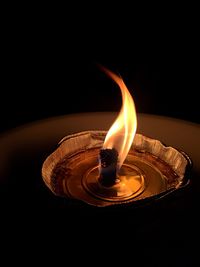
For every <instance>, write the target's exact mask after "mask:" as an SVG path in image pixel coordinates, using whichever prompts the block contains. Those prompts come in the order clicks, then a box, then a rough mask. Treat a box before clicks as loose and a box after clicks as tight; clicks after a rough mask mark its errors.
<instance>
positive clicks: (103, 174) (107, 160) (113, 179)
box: [99, 148, 119, 187]
mask: <svg viewBox="0 0 200 267" xmlns="http://www.w3.org/2000/svg"><path fill="white" fill-rule="evenodd" d="M99 161H100V176H99V182H100V183H101V185H103V186H106V187H110V186H113V185H115V184H116V183H119V179H118V178H117V162H118V152H117V150H116V149H114V148H112V149H101V150H100V154H99Z"/></svg>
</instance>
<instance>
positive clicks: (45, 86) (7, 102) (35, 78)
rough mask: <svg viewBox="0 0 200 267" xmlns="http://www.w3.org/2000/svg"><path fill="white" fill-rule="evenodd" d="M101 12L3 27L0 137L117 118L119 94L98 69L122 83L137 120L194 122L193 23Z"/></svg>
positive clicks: (29, 17)
mask: <svg viewBox="0 0 200 267" xmlns="http://www.w3.org/2000/svg"><path fill="white" fill-rule="evenodd" d="M95 10H96V9H95ZM100 10H101V9H100ZM100 10H99V11H98V9H97V10H96V11H95V12H89V11H88V12H89V14H88V12H87V13H86V14H87V15H86V14H84V13H83V12H80V10H79V13H77V14H75V17H74V19H73V16H72V17H70V16H67V15H66V16H60V17H59V16H56V17H55V18H54V17H52V16H51V15H50V14H48V12H46V14H45V16H44V17H43V16H42V13H41V14H38V15H37V16H35V15H33V14H31V13H27V14H26V13H24V14H23V16H17V18H16V17H14V18H15V19H11V20H7V21H6V22H5V25H4V26H5V27H4V30H5V37H4V38H3V45H4V49H3V50H2V52H1V53H2V58H3V59H4V60H3V61H2V70H3V71H2V86H1V105H0V114H1V115H0V116H1V126H0V127H1V131H5V130H6V129H9V128H12V127H15V126H17V125H21V124H24V123H27V122H29V121H34V120H37V119H42V118H47V117H51V116H55V115H62V114H68V113H76V112H94V111H119V109H120V105H121V96H120V93H119V89H118V88H117V87H115V85H114V83H112V82H111V81H110V80H109V79H108V77H106V76H105V74H103V73H101V71H100V70H99V69H98V67H97V64H102V65H104V66H105V67H107V68H110V69H111V70H113V71H115V72H117V73H119V74H120V75H121V76H122V77H123V79H124V81H125V83H126V84H127V87H128V88H129V90H130V91H131V94H132V95H133V96H134V99H135V103H136V108H137V111H138V112H145V113H153V114H160V115H166V116H170V117H176V118H181V119H185V120H190V121H193V122H197V123H199V122H200V119H199V118H200V116H199V109H198V103H199V97H198V89H199V79H198V76H199V74H198V69H199V68H198V50H197V49H198V43H197V39H198V38H197V35H196V32H195V16H194V17H193V18H190V19H189V18H188V17H185V16H184V14H182V13H180V14H178V16H177V13H176V12H175V11H173V10H172V12H171V13H170V16H169V15H167V16H165V15H164V13H160V14H158V17H156V18H153V16H152V17H151V14H150V13H148V12H147V13H144V14H142V15H141V17H139V16H137V14H136V13H135V12H133V13H134V15H133V14H131V12H130V10H129V12H128V13H127V15H126V13H125V11H128V10H127V9H126V10H123V9H122V10H121V13H122V14H119V13H116V12H114V11H113V12H112V10H109V9H108V10H107V9H105V10H101V11H100ZM101 12H102V13H101ZM118 12H119V10H118ZM145 16H146V17H145ZM162 16H163V18H162ZM78 18H79V19H78ZM144 18H145V19H144Z"/></svg>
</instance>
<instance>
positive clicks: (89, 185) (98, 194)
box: [42, 131, 192, 207]
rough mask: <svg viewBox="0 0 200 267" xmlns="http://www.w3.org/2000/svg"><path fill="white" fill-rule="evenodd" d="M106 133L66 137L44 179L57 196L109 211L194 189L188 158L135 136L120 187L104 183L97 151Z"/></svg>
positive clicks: (49, 160)
mask: <svg viewBox="0 0 200 267" xmlns="http://www.w3.org/2000/svg"><path fill="white" fill-rule="evenodd" d="M106 133H107V132H106V131H86V132H80V133H76V134H72V135H68V136H66V137H65V138H63V139H62V140H61V141H60V142H59V146H58V148H57V149H56V150H55V151H54V152H53V153H52V154H51V155H50V156H49V157H48V158H47V159H46V160H45V162H44V163H43V166H42V177H43V180H44V182H45V184H46V185H47V186H48V188H49V189H50V190H51V191H52V192H53V193H54V194H56V195H58V196H62V197H66V198H70V199H77V200H81V201H83V202H86V203H87V204H90V205H94V206H98V207H106V206H111V205H128V204H132V205H137V204H138V203H141V202H148V201H151V200H152V199H160V198H161V197H163V196H167V195H168V194H169V193H171V192H174V191H176V190H178V189H180V188H183V187H185V186H187V185H188V184H189V183H190V178H189V175H188V171H189V170H190V168H191V165H192V163H191V160H190V158H189V156H188V155H187V154H186V153H184V152H180V151H178V150H177V149H175V148H173V147H168V146H165V145H164V144H162V143H161V142H160V141H158V140H155V139H152V138H149V137H146V136H144V135H141V134H136V135H135V138H134V142H133V144H132V146H131V148H130V151H129V153H128V155H127V157H126V160H125V161H124V163H123V165H122V167H121V169H120V171H119V172H118V175H117V177H116V182H115V183H114V184H112V185H106V186H105V185H104V184H102V182H101V180H100V175H99V170H100V165H99V151H100V149H101V148H102V145H103V142H104V139H105V136H106Z"/></svg>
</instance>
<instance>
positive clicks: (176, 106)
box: [0, 3, 200, 266]
mask: <svg viewBox="0 0 200 267" xmlns="http://www.w3.org/2000/svg"><path fill="white" fill-rule="evenodd" d="M49 5H50V4H49ZM49 5H48V6H46V7H45V8H43V7H41V6H39V7H37V8H36V10H37V11H36V12H33V9H32V8H25V10H24V7H23V8H22V9H21V10H20V12H19V7H18V9H17V10H16V9H15V7H12V12H11V7H10V8H9V9H8V13H7V16H6V18H5V20H4V21H3V38H2V45H3V49H2V50H1V56H2V80H1V105H0V119H1V124H0V130H1V132H6V131H7V130H8V129H11V128H13V127H16V126H19V125H22V124H26V123H28V122H31V121H35V120H38V119H43V118H48V117H51V116H56V115H62V114H69V113H77V112H94V111H119V109H120V106H121V96H120V91H119V89H118V88H117V87H116V86H115V84H114V83H113V82H112V81H111V80H110V79H109V78H108V77H107V76H106V75H105V74H104V73H102V72H101V70H100V69H99V68H98V66H97V65H98V64H102V65H104V66H105V67H107V68H109V69H111V70H113V71H115V72H117V73H119V74H120V75H121V76H122V77H123V79H124V81H125V83H126V85H127V87H128V88H129V90H130V92H131V94H132V95H133V96H134V100H135V104H136V108H137V111H138V112H145V113H153V114H159V115H165V116H170V117H174V118H180V119H184V120H189V121H192V122H196V123H200V116H199V115H200V114H199V96H198V90H199V77H198V76H199V68H198V62H199V60H198V43H197V39H198V35H197V31H196V28H197V25H198V23H197V16H196V15H195V13H193V12H194V10H192V11H190V10H189V9H188V7H185V9H184V10H183V9H182V8H183V6H181V7H178V8H175V6H171V7H168V9H169V10H168V9H167V7H166V6H165V7H158V6H157V7H156V9H155V10H154V7H152V9H153V10H154V13H152V10H150V9H149V8H148V7H147V6H145V7H142V8H141V9H140V10H139V11H140V12H139V11H138V9H137V8H134V7H130V8H129V7H128V8H126V9H124V7H123V6H122V5H121V4H119V5H118V4H116V5H117V7H118V10H116V9H113V6H112V8H111V9H110V8H108V6H107V4H106V5H103V4H95V5H94V6H91V5H88V6H86V5H85V3H84V4H82V5H81V4H80V3H77V6H76V7H75V8H74V9H73V10H71V8H70V7H66V8H64V9H63V10H62V7H61V8H60V9H59V11H57V10H54V7H53V6H52V7H51V8H52V9H53V11H50V10H49ZM83 7H84V8H83ZM91 8H92V9H91ZM61 10H62V11H63V12H62V11H61ZM139 13H140V14H139ZM155 14H156V16H155ZM19 158H20V157H19ZM33 164H36V166H37V168H36V169H35V172H37V171H38V169H39V163H38V162H37V159H35V162H34V163H33ZM29 167H30V168H32V169H34V168H33V165H32V161H31V162H30V161H29V158H27V160H26V161H24V168H25V170H27V171H28V170H29V169H30V168H29ZM16 168H17V166H16ZM15 172H16V173H17V170H15V169H13V170H11V173H12V174H13V175H12V179H13V180H11V181H10V182H9V183H11V185H13V188H12V190H11V194H12V195H11V196H10V201H8V202H7V200H8V199H9V192H6V193H5V192H4V193H3V196H4V195H5V194H6V200H5V201H6V202H5V203H4V202H3V201H2V202H1V203H3V204H4V205H3V206H4V209H5V213H3V220H2V221H3V222H4V223H5V224H3V225H2V226H1V229H2V232H4V233H5V236H6V238H5V240H6V241H5V243H4V247H5V248H7V251H11V249H12V252H13V251H15V250H16V251H17V249H18V248H19V243H20V242H22V244H23V246H22V248H23V249H22V250H21V251H20V252H18V253H17V257H19V259H20V260H21V259H25V258H24V257H23V253H24V252H25V247H28V252H29V253H30V251H31V252H32V253H33V254H32V253H30V255H31V256H30V259H31V260H33V259H34V258H36V259H37V256H38V253H39V252H38V251H39V247H41V249H40V253H41V255H43V256H44V254H45V256H46V259H49V258H50V259H56V262H58V261H59V260H60V259H61V260H62V259H63V258H64V262H65V263H67V262H68V260H69V258H70V259H71V258H72V260H73V262H74V263H75V262H76V261H77V259H79V258H81V259H82V260H84V261H85V262H86V263H87V264H88V262H89V263H92V264H93V265H94V262H93V261H92V260H91V254H93V255H95V256H96V260H95V262H96V261H98V262H100V261H101V260H102V262H101V264H105V261H106V262H107V259H108V258H109V259H111V261H110V264H113V262H114V260H113V259H115V261H116V259H117V261H118V260H119V261H122V264H124V262H126V260H128V261H129V260H131V264H133V263H136V262H137V264H138V263H139V264H141V265H143V263H144V262H145V263H146V264H148V265H149V264H152V266H162V265H164V263H167V265H168V266H171V265H173V264H174V265H175V266H177V265H178V264H179V263H181V264H182V265H183V266H184V264H186V266H195V265H193V263H194V262H195V256H196V255H197V254H195V248H197V247H196V246H195V245H194V242H197V243H198V234H199V231H198V221H195V220H194V221H192V222H191V221H190V215H191V217H192V218H194V217H195V214H198V212H197V210H198V205H197V202H198V198H197V196H196V195H194V196H193V192H192V191H189V193H188V194H186V197H185V200H183V198H180V199H178V198H175V200H174V199H173V198H172V200H171V202H170V201H169V202H167V203H165V202H164V203H162V202H161V203H160V204H155V205H153V206H152V207H146V208H144V209H141V210H140V209H139V210H136V211H134V213H133V212H132V211H127V212H126V211H123V212H122V211H120V212H118V211H117V212H116V211H114V212H113V211H112V212H110V211H103V212H102V211H97V210H91V209H90V208H88V209H87V208H86V207H84V208H82V206H79V204H78V205H77V206H76V204H71V203H65V202H63V200H60V199H59V198H53V197H52V195H51V194H50V192H47V191H45V194H44V187H41V184H39V185H38V184H36V185H35V184H34V188H37V189H38V191H37V192H38V195H34V198H33V200H32V202H31V203H32V205H33V206H31V207H26V200H25V199H26V198H28V192H27V191H26V183H24V186H22V188H20V192H22V191H23V192H24V194H21V195H20V196H19V195H18V193H17V191H15V185H16V186H17V184H18V183H17V179H15V178H16V177H18V176H19V173H18V176H17V175H16V176H15V175H14V174H15ZM34 175H35V173H34V171H33V173H32V176H33V177H34ZM23 179H24V178H23ZM31 181H32V182H33V183H35V182H34V179H32V180H31ZM9 183H8V184H9ZM7 193H8V194H7ZM43 194H44V195H43ZM48 194H49V195H48ZM47 195H48V196H47ZM24 197H25V199H24ZM30 198H31V196H30ZM193 198H194V202H195V201H196V202H195V203H196V205H195V207H194V208H193V209H192V210H190V209H189V206H188V204H187V200H188V199H190V200H191V199H193ZM3 200H4V199H3ZM29 201H30V199H29ZM35 201H36V202H35ZM45 201H46V202H45ZM184 201H185V202H184ZM179 202H181V203H179ZM183 202H184V203H183ZM71 205H72V206H71ZM37 208H38V210H37ZM185 211H186V214H187V216H186V215H185ZM67 212H68V213H67ZM183 221H184V223H183V224H182V222H183ZM163 222H165V223H164V225H162V223H163ZM187 225H188V228H187ZM193 226H194V227H193ZM132 227H133V229H132ZM193 239H194V240H195V241H194V242H193ZM6 242H7V243H6ZM87 242H89V245H86V244H87ZM101 242H102V243H101ZM62 243H64V246H63V245H61V244H62ZM33 244H35V245H34V249H33V251H32V249H30V246H32V245H33ZM130 244H132V246H130ZM133 247H137V250H135V248H134V249H133ZM45 248H47V252H45V253H44V250H45ZM84 249H85V250H84ZM36 251H37V252H36ZM138 251H139V252H140V253H138ZM73 252H75V253H73ZM120 253H121V254H120ZM82 254H83V255H82ZM20 255H22V257H20ZM26 255H27V252H26ZM34 256H35V257H34ZM70 256H71V257H70ZM79 256H80V257H79ZM197 256H198V255H197ZM106 258H107V259H106ZM7 260H8V258H7ZM126 264H127V263H126ZM144 266H147V265H144Z"/></svg>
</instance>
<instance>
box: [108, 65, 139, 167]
mask: <svg viewBox="0 0 200 267" xmlns="http://www.w3.org/2000/svg"><path fill="white" fill-rule="evenodd" d="M103 69H104V71H105V72H106V73H107V74H108V75H109V76H110V77H111V78H112V79H113V80H114V81H115V82H116V83H117V85H118V86H119V88H120V89H121V93H122V108H121V111H120V113H119V115H118V117H117V119H116V120H115V122H114V123H113V125H112V126H111V128H110V130H109V131H108V133H107V135H106V138H105V141H104V144H103V148H104V149H105V148H110V149H111V148H115V149H116V150H117V151H118V154H119V163H118V169H120V167H121V166H122V164H123V162H124V160H125V159H126V156H127V154H128V152H129V149H130V147H131V145H132V142H133V139H134V136H135V133H136V128H137V117H136V110H135V104H134V101H133V98H132V96H131V94H130V93H129V91H128V89H127V87H126V85H125V83H124V82H123V80H122V78H120V77H119V76H117V75H116V74H114V73H113V72H111V71H109V70H107V69H105V68H103Z"/></svg>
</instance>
